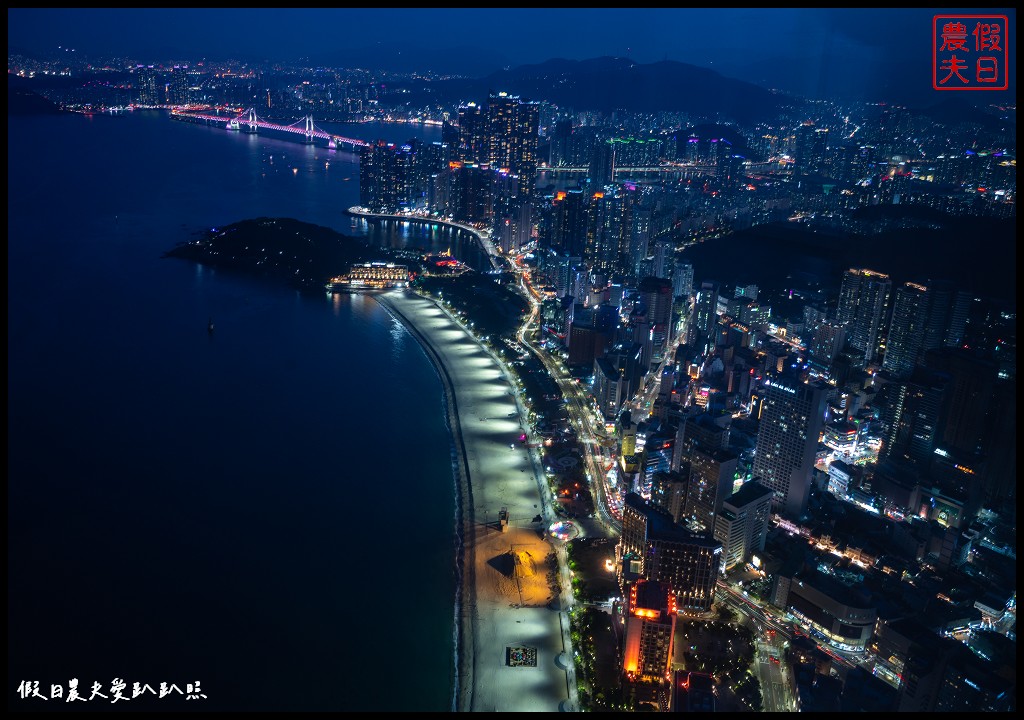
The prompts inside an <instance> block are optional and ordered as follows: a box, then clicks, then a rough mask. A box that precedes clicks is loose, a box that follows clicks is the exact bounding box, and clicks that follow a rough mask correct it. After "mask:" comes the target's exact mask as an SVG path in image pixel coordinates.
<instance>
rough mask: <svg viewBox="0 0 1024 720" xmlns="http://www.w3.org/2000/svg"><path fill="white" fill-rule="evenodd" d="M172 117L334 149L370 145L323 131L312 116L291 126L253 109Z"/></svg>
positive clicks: (175, 111)
mask: <svg viewBox="0 0 1024 720" xmlns="http://www.w3.org/2000/svg"><path fill="white" fill-rule="evenodd" d="M171 116H172V117H174V118H175V119H179V120H202V121H205V122H208V123H211V124H215V125H224V127H225V128H227V129H228V130H238V131H240V132H250V133H252V132H257V129H258V128H262V129H264V130H276V131H279V132H286V133H293V134H295V135H302V136H303V137H304V138H305V141H306V142H308V143H311V142H313V141H314V138H316V139H320V140H326V141H327V143H328V146H329V147H332V148H333V147H344V146H348V147H351V148H352V149H353V150H356V149H358V148H361V147H368V146H369V145H370V143H368V142H366V141H365V140H358V139H355V138H347V137H343V136H341V135H334V134H333V133H329V132H327V131H325V130H322V129H320V128H318V127H317V126H316V125H314V124H313V117H312V116H306V117H304V118H302V119H301V120H297V121H295V122H294V123H292V124H291V125H279V124H277V123H272V122H268V121H267V120H263V119H261V118H259V117H257V116H256V111H255V110H254V109H252V108H249V109H248V110H246V111H244V112H242V113H240V114H238V115H208V114H206V113H201V112H190V111H186V110H182V109H180V108H174V109H172V110H171Z"/></svg>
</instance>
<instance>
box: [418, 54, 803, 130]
mask: <svg viewBox="0 0 1024 720" xmlns="http://www.w3.org/2000/svg"><path fill="white" fill-rule="evenodd" d="M409 89H410V91H412V94H415V90H414V88H412V87H410V88H409ZM499 91H505V92H508V93H510V94H512V95H519V96H521V97H523V98H524V99H533V100H549V101H551V102H553V103H556V104H558V105H561V106H563V107H571V108H574V109H576V110H594V111H599V112H605V113H610V112H613V111H615V110H618V109H625V110H631V111H634V112H656V111H668V112H687V113H690V114H693V115H699V116H703V117H708V118H713V117H716V116H719V117H721V118H722V119H733V120H738V121H740V122H750V121H754V120H758V119H761V118H769V117H774V116H775V115H777V114H778V111H779V110H780V109H781V108H782V107H784V106H787V105H792V104H794V102H795V101H793V100H792V99H791V98H789V97H788V96H786V95H784V94H782V93H776V92H771V91H769V90H765V89H764V88H761V87H758V86H757V85H753V84H751V83H748V82H743V81H742V80H734V79H732V78H728V77H725V76H723V75H720V74H719V73H717V72H715V71H714V70H708V69H706V68H702V67H697V66H696V65H688V64H686V63H680V62H675V61H673V60H665V61H661V62H656V63H650V64H646V65H644V64H641V63H637V62H634V61H632V60H630V59H628V58H617V57H601V58H595V59H592V60H563V59H554V60H548V61H546V62H543V63H539V64H536V65H522V66H519V67H516V68H512V69H510V70H499V71H498V72H494V73H491V74H490V75H486V76H484V77H482V78H479V79H476V80H467V79H453V80H442V81H436V82H432V83H430V96H431V98H432V99H433V101H435V102H442V103H451V102H458V101H460V100H482V99H485V98H486V97H487V95H488V93H490V92H499ZM418 99H419V98H410V100H411V101H413V102H415V101H416V100H418Z"/></svg>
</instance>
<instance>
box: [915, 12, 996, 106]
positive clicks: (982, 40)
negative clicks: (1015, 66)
mask: <svg viewBox="0 0 1024 720" xmlns="http://www.w3.org/2000/svg"><path fill="white" fill-rule="evenodd" d="M1009 29H1010V27H1009V21H1008V20H1007V17H1006V16H1005V15H936V16H935V17H934V18H933V20H932V87H934V88H935V89H936V90H1006V89H1007V88H1008V87H1009V78H1008V77H1007V73H1008V72H1009V65H1008V59H1009V53H1008V52H1007V48H1008V47H1009V41H1010V38H1009V37H1008V35H1007V34H1008V33H1009Z"/></svg>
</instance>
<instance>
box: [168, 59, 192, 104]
mask: <svg viewBox="0 0 1024 720" xmlns="http://www.w3.org/2000/svg"><path fill="white" fill-rule="evenodd" d="M170 93H171V97H170V100H171V104H172V105H187V104H188V103H189V102H190V101H191V97H190V88H189V80H188V65H175V66H174V68H173V70H172V71H171V87H170Z"/></svg>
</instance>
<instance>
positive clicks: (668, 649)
mask: <svg viewBox="0 0 1024 720" xmlns="http://www.w3.org/2000/svg"><path fill="white" fill-rule="evenodd" d="M676 616H677V613H676V598H675V595H674V594H673V592H672V588H671V587H669V586H668V585H667V584H665V583H660V582H652V581H650V580H640V581H638V582H637V583H635V584H634V585H633V586H632V587H631V588H630V590H629V601H628V605H627V607H626V638H625V642H624V648H623V653H622V669H623V671H624V672H625V673H626V675H627V676H628V677H629V678H630V679H631V680H668V679H669V672H670V671H671V669H672V650H673V637H674V635H675V629H676Z"/></svg>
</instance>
